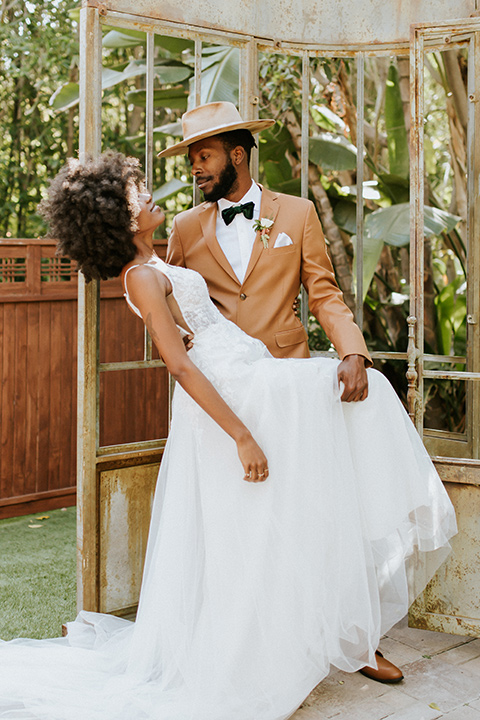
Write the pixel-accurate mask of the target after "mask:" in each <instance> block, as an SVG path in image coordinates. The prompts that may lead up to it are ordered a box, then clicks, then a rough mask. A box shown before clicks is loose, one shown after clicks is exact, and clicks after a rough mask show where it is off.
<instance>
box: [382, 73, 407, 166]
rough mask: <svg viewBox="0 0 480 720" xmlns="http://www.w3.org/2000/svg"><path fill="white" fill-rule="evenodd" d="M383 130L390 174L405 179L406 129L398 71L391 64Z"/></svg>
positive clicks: (386, 90)
mask: <svg viewBox="0 0 480 720" xmlns="http://www.w3.org/2000/svg"><path fill="white" fill-rule="evenodd" d="M385 128H386V131H387V147H388V159H389V163H390V172H391V173H392V174H393V175H400V177H404V178H407V177H408V173H409V154H408V138H407V129H406V127H405V116H404V113H403V104H402V97H401V95H400V83H399V77H398V71H397V68H396V67H395V65H394V64H393V63H391V65H390V67H389V68H388V75H387V84H386V88H385Z"/></svg>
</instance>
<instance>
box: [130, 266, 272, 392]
mask: <svg viewBox="0 0 480 720" xmlns="http://www.w3.org/2000/svg"><path fill="white" fill-rule="evenodd" d="M148 264H149V265H153V266H154V267H155V268H156V269H157V270H158V271H159V272H161V273H163V274H164V275H166V276H167V277H168V279H169V280H170V283H171V285H172V292H173V296H174V298H175V300H176V302H177V305H178V307H179V309H180V312H181V313H182V316H183V319H184V320H185V323H186V325H187V327H189V328H190V329H191V330H192V332H193V349H192V350H190V351H189V353H188V354H189V357H190V358H191V360H192V361H193V362H194V363H195V365H197V367H198V368H199V369H200V370H201V371H202V372H203V373H204V374H205V375H206V376H207V377H208V378H209V379H210V380H211V381H212V382H213V383H214V385H215V386H216V387H217V389H218V390H219V391H220V392H221V394H222V395H223V397H224V398H225V399H230V398H233V395H234V386H235V385H237V384H238V383H239V382H242V377H243V372H244V371H245V370H246V369H247V366H249V365H251V363H252V362H255V361H257V360H260V359H262V358H265V357H271V356H270V353H269V352H268V350H267V348H266V347H265V345H264V344H263V343H262V342H261V341H260V340H257V339H256V338H252V337H250V335H247V334H246V333H244V332H243V330H241V329H240V328H239V327H237V325H235V324H234V323H232V322H230V320H227V319H226V318H225V317H223V315H222V314H221V312H220V311H219V310H218V309H217V307H216V306H215V305H214V304H213V302H212V300H211V299H210V296H209V294H208V287H207V284H206V282H205V280H204V279H203V277H202V276H201V275H200V274H199V273H197V272H196V271H195V270H190V269H189V268H183V267H177V266H176V265H167V264H166V263H165V262H163V260H161V259H160V258H157V257H155V258H154V259H152V260H151V261H150V262H149V263H148ZM133 267H135V266H132V268H133ZM132 268H129V270H131V269H132ZM129 270H127V273H126V274H125V289H126V293H125V298H126V300H127V302H128V304H129V305H130V307H131V308H132V310H134V312H136V314H137V315H139V316H140V317H141V315H140V311H139V310H138V308H136V307H135V305H134V304H133V303H132V301H131V300H130V298H129V296H128V287H127V275H128V272H129ZM179 330H180V332H181V333H183V334H184V335H185V334H186V333H185V331H184V330H183V329H182V328H181V327H180V326H179Z"/></svg>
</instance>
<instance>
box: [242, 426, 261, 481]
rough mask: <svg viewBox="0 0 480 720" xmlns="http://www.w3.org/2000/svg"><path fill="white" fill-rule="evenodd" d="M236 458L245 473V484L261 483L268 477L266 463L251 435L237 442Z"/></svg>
mask: <svg viewBox="0 0 480 720" xmlns="http://www.w3.org/2000/svg"><path fill="white" fill-rule="evenodd" d="M237 450H238V457H239V458H240V462H241V463H242V465H243V469H244V471H245V476H244V478H243V479H244V480H246V481H247V482H263V481H264V480H266V479H267V477H268V462H267V458H266V457H265V455H264V453H263V451H262V449H261V448H260V447H259V445H257V443H256V442H255V440H254V439H253V437H252V436H251V435H247V436H245V437H243V438H242V439H241V440H238V441H237Z"/></svg>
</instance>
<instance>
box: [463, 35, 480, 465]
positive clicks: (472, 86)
mask: <svg viewBox="0 0 480 720" xmlns="http://www.w3.org/2000/svg"><path fill="white" fill-rule="evenodd" d="M479 86H480V42H479V37H478V33H473V35H472V37H471V40H470V43H469V46H468V128H467V263H466V267H467V367H466V369H467V370H468V371H470V372H478V371H479V370H480V333H479V327H478V324H479V321H480V297H479V295H480V294H479V280H478V271H479V268H480V239H479V238H480V219H479V218H480V214H479V212H478V199H479V195H480V178H479V173H480V143H479V142H478V123H480V103H479V100H480V87H479ZM466 416H467V417H466V430H467V438H468V444H469V446H470V448H471V456H472V457H473V458H479V457H480V436H479V433H478V419H479V418H480V383H478V382H467V407H466Z"/></svg>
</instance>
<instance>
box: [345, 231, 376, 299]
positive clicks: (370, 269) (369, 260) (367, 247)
mask: <svg viewBox="0 0 480 720" xmlns="http://www.w3.org/2000/svg"><path fill="white" fill-rule="evenodd" d="M352 243H353V246H354V247H355V251H356V250H357V236H356V235H352ZM383 245H384V242H383V240H377V239H375V238H371V237H368V235H364V236H363V273H362V274H363V299H364V300H365V298H366V296H367V292H368V288H369V287H370V283H371V282H372V278H373V275H374V273H375V270H376V267H377V265H378V261H379V260H380V255H381V254H382V250H383ZM353 274H354V277H355V276H356V265H355V264H354V266H353Z"/></svg>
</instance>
